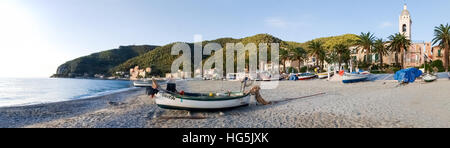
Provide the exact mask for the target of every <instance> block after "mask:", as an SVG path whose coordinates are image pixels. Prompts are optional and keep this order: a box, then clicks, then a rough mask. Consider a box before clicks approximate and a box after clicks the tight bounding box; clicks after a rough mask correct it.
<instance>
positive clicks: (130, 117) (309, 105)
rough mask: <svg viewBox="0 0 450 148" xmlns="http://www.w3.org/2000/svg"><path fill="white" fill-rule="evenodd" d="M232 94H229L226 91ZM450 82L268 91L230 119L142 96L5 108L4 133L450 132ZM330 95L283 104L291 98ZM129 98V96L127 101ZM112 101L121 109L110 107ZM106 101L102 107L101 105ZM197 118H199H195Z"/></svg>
mask: <svg viewBox="0 0 450 148" xmlns="http://www.w3.org/2000/svg"><path fill="white" fill-rule="evenodd" d="M178 85H182V86H178V87H179V89H181V90H185V91H195V92H216V91H218V92H220V91H226V90H227V89H229V88H231V90H234V91H236V90H239V86H240V83H239V82H221V81H189V82H184V83H180V84H178ZM225 88H227V89H225ZM449 90H450V81H448V80H439V81H437V82H433V83H427V84H425V83H422V82H416V83H414V84H410V85H407V86H397V83H395V82H393V81H386V82H383V81H377V82H364V83H356V84H342V83H340V82H328V81H325V80H312V81H281V82H280V83H279V87H278V88H277V89H273V90H262V92H261V93H262V95H263V97H264V98H265V99H266V100H269V101H277V103H275V104H273V105H268V106H259V105H255V104H256V103H254V102H253V104H252V105H251V106H249V107H244V108H239V109H235V110H231V111H225V112H208V113H205V112H197V113H190V112H187V111H173V110H164V109H160V108H158V107H157V106H156V105H155V104H154V101H153V100H151V99H150V98H149V97H148V96H145V95H142V94H143V93H144V91H143V90H139V91H136V90H135V91H130V92H127V93H122V94H115V95H110V96H105V97H100V98H94V99H91V100H90V101H86V100H85V101H73V102H62V103H54V104H51V105H41V106H39V107H36V106H34V107H18V108H3V109H0V127H127V128H128V127H150V128H151V127H175V128H179V127H180V128H181V127H191V128H192V127H225V128H236V127H237V128H258V127H261V128H269V127H274V128H283V127H307V128H310V127H332V128H334V127H447V128H448V127H450V91H449ZM318 93H326V94H324V95H319V96H314V97H309V98H303V99H296V100H291V101H284V100H286V99H288V98H298V97H301V96H308V95H314V94H318ZM127 95H130V97H126V96H127ZM111 98H115V99H113V101H116V102H119V103H117V104H114V105H108V103H107V102H108V101H109V100H110V99H111ZM98 100H102V101H98ZM189 117H195V118H200V119H190V118H189Z"/></svg>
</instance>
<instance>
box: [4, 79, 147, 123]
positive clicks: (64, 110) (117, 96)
mask: <svg viewBox="0 0 450 148" xmlns="http://www.w3.org/2000/svg"><path fill="white" fill-rule="evenodd" d="M141 93H143V89H141V88H131V89H129V90H125V91H120V92H114V93H111V94H106V95H102V96H96V97H89V98H85V99H77V100H69V101H62V102H53V103H43V104H34V105H26V106H12V107H0V127H7V128H15V127H23V126H26V125H30V124H35V123H40V122H46V121H51V120H55V119H59V118H65V117H71V116H77V115H80V114H83V113H86V112H90V111H94V110H98V109H101V108H105V107H107V106H108V103H109V102H121V101H123V100H126V99H128V98H129V96H131V97H134V96H136V95H138V94H141Z"/></svg>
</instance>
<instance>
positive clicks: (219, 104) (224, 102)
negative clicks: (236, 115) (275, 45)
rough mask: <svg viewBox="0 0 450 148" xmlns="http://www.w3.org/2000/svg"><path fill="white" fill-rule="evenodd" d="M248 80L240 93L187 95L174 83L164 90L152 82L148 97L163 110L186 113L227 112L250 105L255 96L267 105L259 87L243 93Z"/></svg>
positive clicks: (243, 83)
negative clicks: (153, 99) (251, 98)
mask: <svg viewBox="0 0 450 148" xmlns="http://www.w3.org/2000/svg"><path fill="white" fill-rule="evenodd" d="M247 80H248V78H245V80H244V81H242V84H241V87H242V88H241V92H226V93H209V94H208V93H188V92H184V91H178V90H177V89H176V84H175V83H167V88H166V89H161V87H160V86H159V85H158V83H156V81H153V82H152V87H147V89H149V91H148V92H149V93H148V95H150V96H152V98H155V103H156V104H157V105H158V106H159V107H160V108H164V109H175V110H188V111H217V110H228V109H233V108H238V107H243V106H248V105H249V104H250V96H251V95H255V98H256V100H257V102H259V103H261V104H263V105H268V104H271V103H270V102H267V101H265V100H264V99H263V98H262V97H261V95H260V93H259V90H260V89H261V88H260V87H259V86H255V87H253V88H252V89H251V90H249V91H245V87H247V86H248V85H251V84H247Z"/></svg>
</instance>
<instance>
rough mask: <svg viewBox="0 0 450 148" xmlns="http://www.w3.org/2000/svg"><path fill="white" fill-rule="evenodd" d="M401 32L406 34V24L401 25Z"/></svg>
mask: <svg viewBox="0 0 450 148" xmlns="http://www.w3.org/2000/svg"><path fill="white" fill-rule="evenodd" d="M403 32H406V24H403Z"/></svg>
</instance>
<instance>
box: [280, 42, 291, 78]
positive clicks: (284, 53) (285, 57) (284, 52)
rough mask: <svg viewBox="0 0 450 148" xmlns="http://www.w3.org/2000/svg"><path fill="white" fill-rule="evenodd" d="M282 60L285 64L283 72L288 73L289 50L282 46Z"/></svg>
mask: <svg viewBox="0 0 450 148" xmlns="http://www.w3.org/2000/svg"><path fill="white" fill-rule="evenodd" d="M279 54H280V60H281V64H283V73H286V61H287V60H289V52H288V51H287V50H286V49H283V48H280V53H279Z"/></svg>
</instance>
